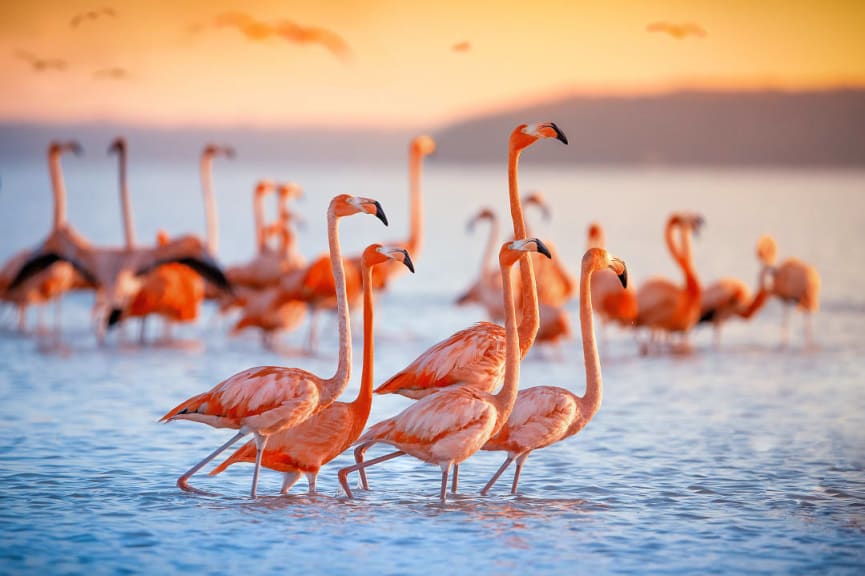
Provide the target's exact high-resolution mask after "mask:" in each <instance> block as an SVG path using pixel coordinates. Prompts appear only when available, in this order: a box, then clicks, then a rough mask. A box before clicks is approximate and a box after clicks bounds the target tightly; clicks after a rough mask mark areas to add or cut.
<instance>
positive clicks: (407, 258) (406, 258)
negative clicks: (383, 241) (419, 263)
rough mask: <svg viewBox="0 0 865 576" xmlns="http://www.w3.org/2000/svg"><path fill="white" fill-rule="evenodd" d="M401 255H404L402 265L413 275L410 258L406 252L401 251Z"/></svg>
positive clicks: (412, 264) (412, 265)
mask: <svg viewBox="0 0 865 576" xmlns="http://www.w3.org/2000/svg"><path fill="white" fill-rule="evenodd" d="M402 253H403V254H405V258H404V259H403V261H402V263H403V264H405V267H406V268H408V269H409V271H411V273H412V274H414V263H413V262H412V261H411V256H409V254H408V250H402Z"/></svg>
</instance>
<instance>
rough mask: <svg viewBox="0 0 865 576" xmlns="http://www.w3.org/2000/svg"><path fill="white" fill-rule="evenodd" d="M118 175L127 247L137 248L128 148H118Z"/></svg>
mask: <svg viewBox="0 0 865 576" xmlns="http://www.w3.org/2000/svg"><path fill="white" fill-rule="evenodd" d="M117 166H118V177H119V179H120V180H119V182H120V203H121V205H122V207H123V233H124V235H125V237H126V249H127V250H134V249H135V223H134V222H133V221H132V200H131V198H130V196H129V185H128V183H127V180H126V148H125V147H122V146H121V147H119V148H118V150H117Z"/></svg>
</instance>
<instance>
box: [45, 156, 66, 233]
mask: <svg viewBox="0 0 865 576" xmlns="http://www.w3.org/2000/svg"><path fill="white" fill-rule="evenodd" d="M60 154H61V153H60V152H59V151H52V152H49V153H48V170H49V171H50V172H51V188H52V190H53V192H54V230H58V229H60V228H61V227H63V226H64V225H65V224H66V184H65V183H64V182H63V167H62V166H61V165H60Z"/></svg>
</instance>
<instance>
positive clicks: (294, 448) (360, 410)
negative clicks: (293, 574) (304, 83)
mask: <svg viewBox="0 0 865 576" xmlns="http://www.w3.org/2000/svg"><path fill="white" fill-rule="evenodd" d="M388 262H400V263H401V264H402V265H404V266H405V267H406V268H408V269H409V270H410V271H411V272H414V265H413V264H412V261H411V258H410V257H409V253H408V252H407V251H406V250H405V249H403V248H387V247H384V246H382V245H381V244H373V245H371V246H368V247H367V249H366V250H364V252H363V256H362V257H361V266H362V275H363V371H362V373H361V377H360V390H359V391H358V394H357V398H355V399H354V401H353V402H334V403H333V404H331V405H330V406H328V407H327V408H325V409H324V410H322V411H321V412H319V413H317V414H316V415H314V416H312V417H311V418H310V419H308V420H306V421H305V422H303V423H302V424H300V425H298V426H295V427H294V428H289V429H287V430H283V431H282V432H278V433H277V434H274V435H273V436H271V438H270V440H268V443H267V448H266V449H265V450H264V453H263V454H262V457H261V465H262V466H264V467H265V468H270V469H272V470H277V471H279V472H282V473H284V475H285V476H284V481H283V484H282V493H283V494H285V493H287V492H288V491H289V489H291V487H292V486H293V485H294V483H295V482H297V480H298V479H299V478H300V475H301V474H304V475H306V479H307V482H308V483H309V493H310V494H315V482H316V478H317V477H318V472H319V470H320V469H321V467H322V466H324V465H325V464H327V463H328V462H330V461H331V460H333V459H334V458H336V457H337V456H339V455H340V454H341V453H342V452H343V451H345V449H346V448H348V447H349V446H351V444H352V442H354V441H355V440H357V438H358V436H360V433H361V432H363V427H364V426H366V421H367V419H368V418H369V412H370V409H371V408H372V380H373V368H374V364H373V356H374V349H375V348H374V345H375V342H374V340H373V328H374V322H373V286H372V284H373V281H372V270H373V269H374V268H373V267H374V266H377V265H380V264H386V263H388ZM255 458H256V446H255V443H254V442H252V441H250V442H247V443H246V444H245V445H244V446H243V447H242V448H239V449H238V450H237V451H236V452H235V453H234V454H232V455H231V456H230V457H229V458H228V459H227V460H225V461H224V462H223V463H222V464H220V465H219V466H217V467H216V468H215V469H214V470H213V471H212V472H211V473H210V475H211V476H213V475H216V474H219V473H220V472H222V471H223V470H225V469H226V468H228V467H229V466H231V465H232V464H235V463H237V462H255Z"/></svg>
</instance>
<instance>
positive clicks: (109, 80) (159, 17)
mask: <svg viewBox="0 0 865 576" xmlns="http://www.w3.org/2000/svg"><path fill="white" fill-rule="evenodd" d="M103 7H108V8H110V10H105V11H103ZM88 11H96V12H97V13H98V14H97V16H96V17H94V18H83V19H81V20H80V21H78V22H76V25H74V26H73V25H72V21H73V19H74V18H75V17H76V15H78V14H82V13H87V12H88ZM285 21H288V22H290V23H292V24H291V25H282V27H280V23H284V22H285ZM655 22H668V23H674V24H681V23H692V24H694V25H696V27H698V28H700V29H702V30H703V31H704V32H705V35H702V36H698V35H688V36H686V37H683V38H678V39H677V38H675V37H674V36H672V35H670V34H667V33H664V32H650V31H649V30H647V26H649V25H650V24H652V23H655ZM286 26H288V29H290V30H293V31H294V32H293V34H284V35H280V34H279V33H278V31H283V32H284V30H286ZM315 29H322V30H325V31H326V33H325V34H324V35H322V36H321V37H323V38H325V39H326V41H311V42H298V38H300V39H307V38H313V37H316V33H315ZM243 30H246V31H247V33H246V34H245V33H244V32H243ZM863 30H865V2H863V1H859V0H853V1H840V0H838V1H833V0H823V1H820V0H759V1H755V0H715V1H708V0H682V1H664V0H631V1H627V0H604V1H599V0H591V1H590V0H561V1H554V0H532V1H525V0H517V1H509V0H495V1H488V2H481V1H468V0H461V1H460V0H454V1H452V0H437V1H426V0H412V1H402V0H319V1H314V2H313V1H309V0H303V1H294V0H260V1H251V0H247V1H245V2H239V1H237V0H234V1H233V2H232V1H222V0H186V1H184V0H173V1H166V0H127V1H121V0H96V1H87V0H84V1H82V0H28V1H27V2H3V3H2V5H0V85H2V86H3V89H2V90H0V121H10V120H12V121H37V122H77V121H111V122H127V123H135V124H143V125H157V126H163V125H164V126H166V127H170V126H176V125H183V126H201V125H218V126H236V125H244V126H260V127H289V126H306V127H309V126H332V127H364V128H370V127H371V128H382V129H406V128H415V127H418V128H434V127H438V126H442V125H446V124H448V123H451V122H456V121H459V120H460V119H463V118H467V117H471V116H472V115H475V114H479V113H485V112H490V111H495V110H499V109H504V108H509V107H513V106H519V105H529V104H533V103H537V102H541V101H544V100H550V99H555V98H559V97H564V96H567V95H571V94H593V95H607V94H641V93H653V92H658V91H666V90H671V89H678V88H683V87H684V88H712V89H723V90H737V89H761V88H767V87H768V88H780V89H791V90H797V89H820V88H831V87H838V86H863V85H865V34H863V33H862V31H863ZM455 47H456V48H455ZM57 59H61V60H63V66H64V67H63V69H55V67H56V66H57V63H56V62H54V63H52V61H54V60H57ZM40 60H41V61H43V62H41V64H40V63H39V62H38V61H40ZM40 65H42V66H43V67H45V68H48V69H43V70H41V71H40V70H37V67H38V66H40Z"/></svg>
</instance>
